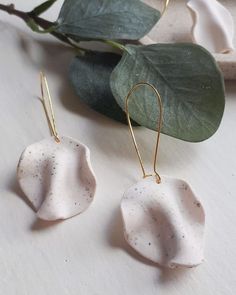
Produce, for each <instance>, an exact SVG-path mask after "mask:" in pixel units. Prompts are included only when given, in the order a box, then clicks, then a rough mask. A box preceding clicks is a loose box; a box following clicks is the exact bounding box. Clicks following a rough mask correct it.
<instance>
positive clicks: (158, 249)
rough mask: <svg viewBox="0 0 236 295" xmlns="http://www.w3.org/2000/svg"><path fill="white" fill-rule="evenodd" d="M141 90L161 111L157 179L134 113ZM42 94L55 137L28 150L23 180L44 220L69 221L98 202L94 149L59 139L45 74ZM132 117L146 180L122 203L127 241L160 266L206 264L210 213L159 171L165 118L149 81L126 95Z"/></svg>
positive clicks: (19, 175) (20, 178)
mask: <svg viewBox="0 0 236 295" xmlns="http://www.w3.org/2000/svg"><path fill="white" fill-rule="evenodd" d="M141 86H148V87H150V88H151V90H153V91H154V93H155V94H156V97H157V102H158V104H159V108H160V112H159V114H160V116H159V117H160V118H159V121H158V128H157V129H158V132H157V142H156V148H155V154H154V165H153V168H154V175H152V174H150V175H147V174H146V172H145V169H144V165H143V162H142V158H141V155H140V152H139V149H138V145H137V142H136V140H135V136H134V132H133V128H132V125H131V121H130V116H129V110H128V105H129V99H130V97H131V95H132V93H133V92H134V91H135V90H136V89H137V88H139V87H141ZM45 90H46V93H45ZM41 92H42V103H43V106H44V109H45V113H46V117H47V120H48V124H49V127H50V129H51V132H52V135H53V136H52V137H51V138H49V139H44V140H42V141H40V142H38V143H34V144H32V145H30V146H29V147H27V148H26V149H25V151H24V152H23V154H22V155H21V158H20V161H19V164H18V170H17V178H18V181H19V184H20V187H21V188H22V190H23V192H24V193H25V195H26V196H27V197H28V199H29V200H30V201H31V203H32V204H33V206H34V208H35V210H36V211H37V215H38V217H39V218H41V219H45V220H57V219H66V218H69V217H72V216H74V215H77V214H79V213H81V212H83V211H85V210H86V209H87V208H88V206H89V205H90V204H91V202H92V200H93V198H94V194H95V190H96V179H95V175H94V172H93V170H92V167H91V163H90V152H89V149H88V147H87V146H85V145H84V144H82V143H80V142H78V141H76V140H74V139H72V138H69V137H65V136H58V133H57V130H56V124H55V117H54V113H53V108H52V100H51V97H50V93H49V89H48V84H47V80H46V77H45V76H44V75H43V74H42V73H41ZM126 115H127V121H128V125H129V129H130V133H131V137H132V140H133V144H134V147H135V150H136V153H137V156H138V159H139V163H140V166H141V169H142V172H143V179H142V180H141V181H139V182H138V183H136V184H135V185H133V186H132V187H130V188H129V189H128V190H127V191H126V192H125V194H124V196H123V199H122V201H121V212H122V218H123V224H124V236H125V239H126V241H127V242H128V243H129V245H130V246H131V247H132V248H134V249H135V250H136V251H137V252H138V253H140V254H141V255H142V256H144V257H146V258H147V259H149V260H151V261H153V262H156V263H158V264H160V265H164V266H168V267H176V266H187V267H193V266H196V265H198V264H200V263H201V262H202V260H203V236H204V223H205V215H204V210H203V208H202V205H201V203H200V202H199V200H198V199H197V198H196V196H195V195H194V193H193V191H192V190H191V188H190V186H189V185H188V184H187V183H186V182H185V181H183V180H180V179H175V178H170V177H167V176H162V177H161V176H160V175H159V174H158V173H157V170H156V162H157V152H158V146H159V140H160V131H161V127H162V119H163V107H162V100H161V96H160V94H159V92H158V91H157V89H156V88H155V87H154V86H153V85H151V84H149V83H147V82H141V83H138V84H136V85H134V87H133V88H132V89H131V90H130V91H129V93H128V95H127V97H126Z"/></svg>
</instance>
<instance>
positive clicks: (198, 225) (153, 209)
mask: <svg viewBox="0 0 236 295" xmlns="http://www.w3.org/2000/svg"><path fill="white" fill-rule="evenodd" d="M141 86H148V87H150V88H151V89H152V90H153V91H154V92H155V94H156V97H157V99H158V103H159V107H160V112H159V122H158V126H157V130H158V133H157V142H156V148H155V153H154V164H153V170H154V173H153V174H146V172H145V169H144V165H143V162H142V158H141V155H140V152H139V149H138V146H137V143H136V140H135V136H134V132H133V128H132V126H131V121H130V117H129V111H128V102H129V98H130V96H131V94H132V93H133V92H134V91H135V90H136V89H137V88H139V87H141ZM162 113H163V110H162V101H161V96H160V94H159V92H158V91H157V89H156V88H155V87H154V86H153V85H151V84H149V83H147V82H141V83H138V84H136V85H135V86H134V87H133V88H132V89H131V90H130V92H129V93H128V95H127V97H126V114H127V120H128V124H129V128H130V132H131V136H132V139H133V143H134V147H135V150H136V152H137V155H138V159H139V163H140V165H141V168H142V172H143V179H142V180H140V181H139V182H137V183H136V184H134V185H133V186H131V187H130V188H129V189H128V190H127V191H126V192H125V193H124V196H123V198H122V201H121V212H122V218H123V225H124V235H125V239H126V241H127V242H128V243H129V245H130V246H131V247H132V248H134V249H135V250H136V251H137V252H138V253H139V254H141V255H142V256H144V257H146V258H147V259H149V260H151V261H153V262H156V263H158V264H159V265H162V266H167V267H171V268H173V267H177V266H185V267H193V266H197V265H198V264H200V263H201V262H202V261H203V247H204V226H205V213H204V210H203V207H202V204H201V202H200V201H199V199H198V198H197V196H196V195H195V194H194V192H193V191H192V189H191V187H190V186H189V184H188V183H186V182H185V181H184V180H181V179H176V178H172V177H167V176H162V177H161V176H160V175H159V174H158V173H157V171H156V160H157V151H158V145H159V139H160V131H161V126H162V117H163V115H162Z"/></svg>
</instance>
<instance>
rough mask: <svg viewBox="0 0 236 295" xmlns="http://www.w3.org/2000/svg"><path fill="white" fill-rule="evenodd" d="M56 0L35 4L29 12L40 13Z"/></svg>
mask: <svg viewBox="0 0 236 295" xmlns="http://www.w3.org/2000/svg"><path fill="white" fill-rule="evenodd" d="M56 1H57V0H48V1H45V2H43V3H41V4H40V5H38V6H36V7H35V8H34V9H33V10H32V11H31V12H30V13H29V14H33V15H40V14H42V13H44V12H45V11H46V10H48V9H49V8H50V7H51V6H52V5H53V4H54V3H55V2H56Z"/></svg>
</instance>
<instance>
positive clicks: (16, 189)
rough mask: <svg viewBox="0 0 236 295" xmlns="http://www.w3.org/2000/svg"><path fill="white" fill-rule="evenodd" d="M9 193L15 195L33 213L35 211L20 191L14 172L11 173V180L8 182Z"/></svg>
mask: <svg viewBox="0 0 236 295" xmlns="http://www.w3.org/2000/svg"><path fill="white" fill-rule="evenodd" d="M8 188H9V191H11V192H12V193H14V194H15V195H17V196H18V197H19V198H20V199H21V200H22V201H23V202H24V203H25V204H26V205H27V206H28V207H30V208H31V209H32V210H33V211H35V209H34V206H33V204H32V203H31V202H30V201H29V199H28V198H27V197H26V195H25V194H24V193H23V191H22V190H21V188H20V186H19V184H18V181H17V178H16V172H13V173H12V179H11V180H10V182H9V184H8Z"/></svg>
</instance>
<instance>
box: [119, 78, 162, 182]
mask: <svg viewBox="0 0 236 295" xmlns="http://www.w3.org/2000/svg"><path fill="white" fill-rule="evenodd" d="M141 86H148V87H150V88H151V89H152V90H153V91H154V93H155V95H156V97H157V102H158V104H159V110H160V113H159V120H158V124H157V141H156V147H155V153H154V162H153V171H154V173H155V176H156V178H157V183H161V177H160V175H159V174H158V173H157V171H156V163H157V152H158V147H159V141H160V134H161V127H162V120H163V106H162V99H161V95H160V93H159V92H158V91H157V89H156V88H155V87H154V86H153V85H152V84H150V83H148V82H139V83H137V84H135V85H134V86H133V87H132V88H131V89H130V91H129V92H128V94H127V96H126V99H125V112H126V117H127V121H128V125H129V130H130V134H131V136H132V140H133V144H134V147H135V150H136V153H137V156H138V159H139V163H140V166H141V169H142V172H143V178H146V177H149V176H152V174H146V172H145V169H144V165H143V161H142V157H141V154H140V152H139V149H138V145H137V142H136V139H135V135H134V131H133V127H132V124H131V121H130V115H129V98H130V96H131V95H132V94H133V92H134V91H135V90H136V89H137V88H139V87H141Z"/></svg>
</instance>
